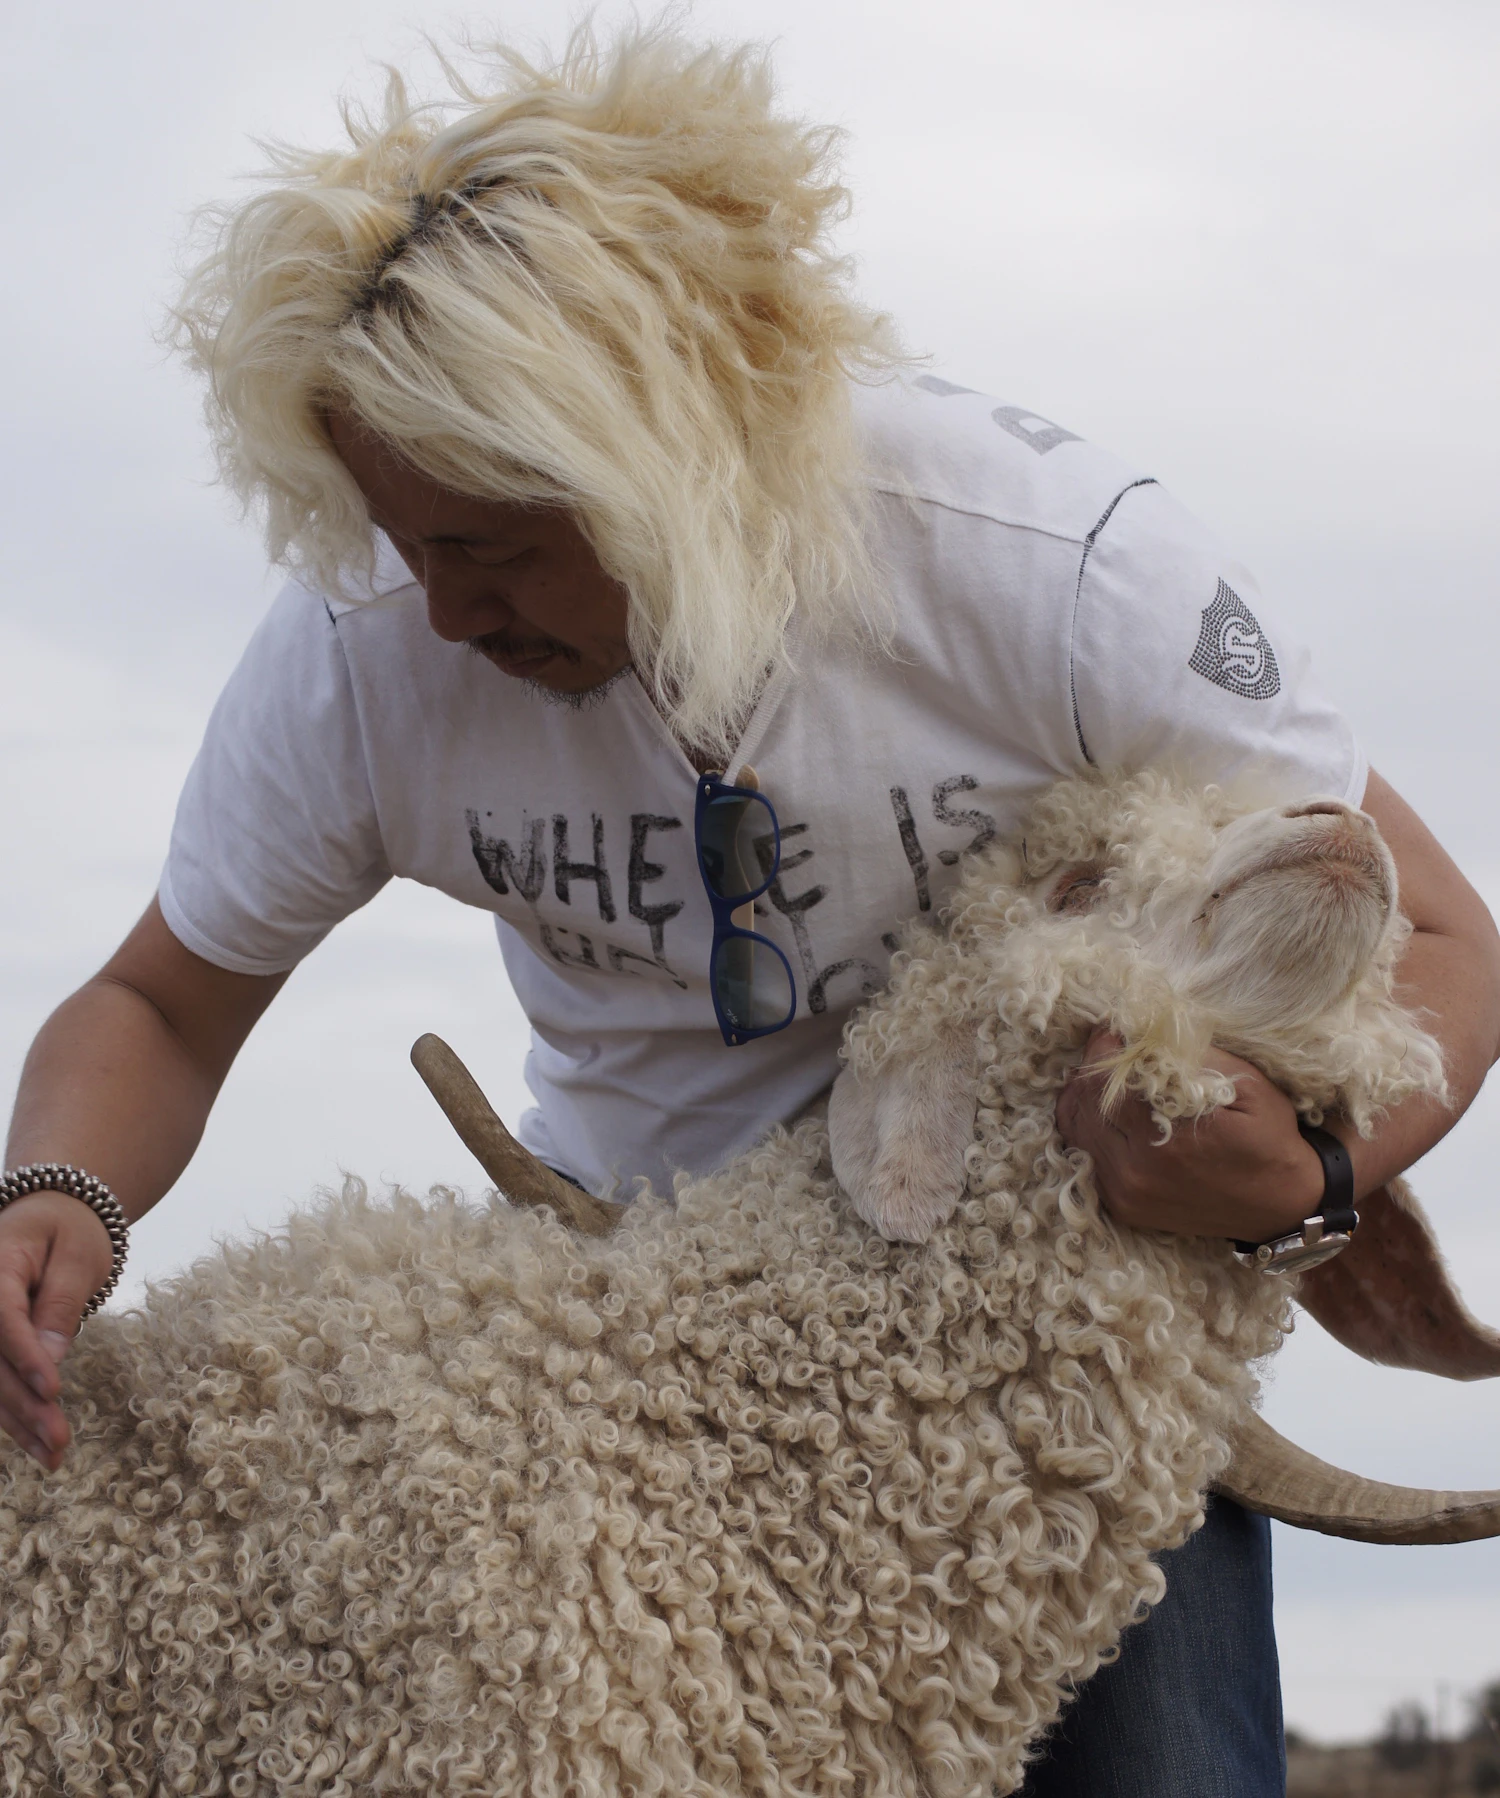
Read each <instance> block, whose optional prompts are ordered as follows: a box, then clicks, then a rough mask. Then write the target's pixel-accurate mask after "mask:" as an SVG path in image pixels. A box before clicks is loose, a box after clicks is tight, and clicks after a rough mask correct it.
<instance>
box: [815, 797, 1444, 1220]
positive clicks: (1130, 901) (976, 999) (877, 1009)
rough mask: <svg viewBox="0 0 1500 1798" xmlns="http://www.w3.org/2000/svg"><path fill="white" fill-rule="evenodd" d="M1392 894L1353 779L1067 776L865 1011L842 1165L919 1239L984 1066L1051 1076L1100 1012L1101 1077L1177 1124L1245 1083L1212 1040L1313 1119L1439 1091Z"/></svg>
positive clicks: (1016, 1079)
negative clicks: (1323, 791)
mask: <svg viewBox="0 0 1500 1798" xmlns="http://www.w3.org/2000/svg"><path fill="white" fill-rule="evenodd" d="M1396 900H1397V893H1396V871H1395V866H1394V864H1393V862H1392V860H1391V857H1390V854H1389V851H1388V850H1387V849H1386V847H1385V845H1384V843H1383V842H1382V841H1381V839H1380V834H1379V831H1378V830H1377V829H1376V826H1375V824H1374V822H1373V821H1372V820H1371V819H1370V818H1368V817H1367V816H1366V815H1365V814H1364V813H1362V812H1359V811H1356V810H1355V809H1354V808H1353V807H1350V806H1347V805H1345V804H1343V803H1342V802H1340V801H1338V800H1333V799H1314V800H1307V801H1304V802H1302V803H1299V804H1296V805H1288V806H1275V807H1270V808H1263V809H1257V810H1253V811H1246V810H1244V809H1239V810H1237V809H1236V808H1235V807H1234V806H1233V805H1232V804H1231V803H1230V802H1229V801H1227V800H1226V799H1225V798H1224V796H1223V795H1222V794H1220V793H1218V792H1217V791H1215V790H1209V791H1208V792H1206V793H1200V794H1183V793H1180V792H1174V791H1173V790H1171V789H1170V788H1169V787H1168V786H1167V784H1166V783H1165V782H1163V781H1161V780H1159V779H1154V778H1152V777H1144V776H1143V777H1138V778H1136V779H1133V780H1126V781H1114V782H1104V781H1069V782H1065V783H1063V784H1062V785H1060V786H1059V787H1057V788H1054V789H1053V790H1052V791H1051V792H1050V793H1048V794H1047V795H1045V796H1044V797H1043V799H1042V800H1041V801H1040V803H1039V804H1038V806H1037V807H1036V810H1035V812H1034V814H1033V816H1032V819H1031V820H1030V822H1029V823H1028V826H1027V829H1026V833H1025V837H1024V841H1023V843H1022V845H1020V846H1019V848H1018V849H1015V850H1010V851H1002V852H1000V853H999V854H997V855H996V856H992V857H987V858H981V859H980V860H979V861H977V862H976V863H975V865H974V866H973V867H972V868H971V869H969V870H968V872H967V874H966V876H965V879H964V881H963V882H962V884H961V886H960V888H959V891H958V894H957V896H956V899H955V902H954V905H953V906H952V908H951V912H950V919H949V927H948V931H947V934H946V935H945V936H939V935H938V934H937V933H936V932H934V931H932V930H931V929H930V928H928V929H926V930H925V931H919V932H918V933H917V934H916V935H914V937H913V938H912V940H911V941H910V943H909V946H908V951H907V954H906V955H905V956H903V957H902V958H899V960H898V964H897V966H896V968H895V970H894V974H893V979H892V983H891V986H890V989H889V991H888V992H887V993H886V994H885V995H882V997H881V998H879V999H877V1000H875V1001H874V1002H873V1003H872V1005H871V1006H870V1007H869V1008H868V1009H867V1011H866V1012H865V1013H863V1014H862V1015H861V1017H860V1018H859V1019H858V1020H857V1021H856V1023H855V1025H854V1026H853V1027H852V1028H851V1031H850V1033H849V1037H848V1040H847V1045H846V1060H847V1064H848V1065H847V1067H846V1069H845V1072H844V1073H843V1074H842V1075H841V1076H840V1078H839V1081H838V1083H837V1085H836V1086H835V1089H834V1098H833V1103H832V1106H831V1109H830V1119H829V1121H830V1130H831V1133H832V1139H833V1152H834V1165H835V1168H836V1169H837V1171H838V1174H839V1178H840V1181H841V1183H842V1184H843V1185H844V1187H845V1190H846V1191H848V1192H849V1194H850V1197H851V1199H852V1200H853V1202H854V1205H855V1208H856V1210H858V1211H859V1213H860V1215H861V1216H863V1217H865V1218H866V1219H867V1221H869V1222H871V1223H873V1224H874V1225H875V1226H876V1227H877V1228H878V1229H880V1230H881V1231H882V1232H883V1233H885V1234H887V1235H891V1236H895V1237H898V1238H902V1239H906V1240H922V1239H923V1238H924V1237H925V1236H927V1235H928V1234H929V1233H930V1232H931V1230H932V1229H933V1228H934V1227H936V1225H937V1224H938V1223H939V1222H941V1221H942V1219H943V1218H944V1217H946V1216H947V1215H948V1213H949V1212H950V1211H951V1210H952V1208H953V1206H954V1205H955V1204H956V1203H957V1200H958V1198H959V1196H960V1194H961V1192H962V1190H963V1184H964V1172H963V1156H964V1151H965V1150H966V1149H967V1147H968V1145H969V1143H970V1142H971V1141H972V1140H973V1128H974V1118H975V1111H976V1108H977V1104H978V1100H979V1094H980V1090H981V1087H982V1086H983V1085H985V1084H986V1083H988V1084H989V1085H991V1086H996V1087H998V1088H999V1089H1000V1090H1001V1091H1002V1093H1003V1091H1004V1090H1005V1089H1007V1088H1008V1089H1009V1090H1010V1091H1011V1092H1018V1091H1021V1090H1031V1091H1038V1090H1045V1089H1046V1088H1048V1087H1049V1086H1055V1085H1056V1084H1059V1083H1060V1082H1061V1080H1062V1078H1063V1077H1064V1076H1065V1074H1066V1072H1067V1069H1068V1067H1069V1066H1070V1065H1072V1062H1073V1061H1074V1060H1076V1058H1077V1056H1078V1054H1079V1053H1081V1051H1082V1048H1083V1045H1084V1043H1085V1042H1086V1041H1087V1038H1088V1036H1089V1034H1090V1032H1091V1031H1092V1030H1093V1029H1094V1028H1096V1027H1099V1026H1107V1027H1109V1028H1110V1029H1112V1030H1114V1031H1115V1032H1116V1033H1117V1034H1118V1035H1119V1036H1120V1037H1121V1038H1122V1039H1123V1040H1124V1044H1125V1047H1124V1049H1123V1050H1122V1051H1121V1053H1120V1055H1119V1057H1118V1058H1117V1061H1116V1063H1115V1066H1114V1068H1113V1071H1112V1075H1111V1080H1110V1084H1109V1088H1108V1094H1109V1098H1110V1099H1111V1100H1116V1099H1118V1097H1119V1096H1120V1094H1121V1093H1123V1092H1126V1091H1130V1092H1134V1093H1136V1094H1138V1095H1140V1096H1141V1097H1143V1098H1145V1099H1146V1100H1147V1101H1148V1102H1149V1103H1150V1104H1151V1105H1152V1107H1153V1110H1154V1111H1155V1113H1156V1115H1157V1118H1158V1121H1159V1123H1160V1124H1161V1126H1162V1128H1163V1129H1169V1128H1170V1127H1171V1125H1172V1123H1173V1121H1174V1120H1176V1119H1178V1118H1182V1117H1188V1116H1195V1115H1201V1114H1202V1113H1203V1112H1204V1111H1206V1110H1209V1109H1211V1108H1212V1107H1213V1106H1214V1105H1216V1104H1221V1103H1223V1102H1225V1100H1227V1099H1228V1098H1229V1097H1230V1096H1231V1092H1232V1088H1231V1087H1230V1084H1229V1082H1228V1081H1227V1080H1226V1079H1225V1078H1224V1077H1223V1076H1221V1075H1217V1074H1213V1073H1211V1072H1207V1071H1205V1068H1204V1058H1205V1055H1206V1053H1207V1051H1208V1049H1209V1047H1210V1045H1212V1044H1217V1045H1218V1046H1220V1047H1222V1048H1225V1049H1228V1050H1231V1051H1232V1052H1234V1053H1236V1054H1238V1055H1240V1056H1242V1057H1244V1058H1245V1059H1246V1060H1248V1061H1252V1062H1254V1063H1255V1064H1256V1065H1257V1066H1259V1067H1261V1068H1263V1069H1264V1070H1265V1072H1266V1073H1267V1074H1268V1075H1269V1076H1270V1077H1271V1078H1272V1079H1274V1080H1275V1081H1276V1082H1277V1083H1278V1084H1279V1085H1281V1086H1282V1087H1283V1088H1284V1089H1285V1090H1286V1091H1287V1092H1288V1093H1290V1094H1291V1096H1292V1097H1293V1099H1294V1100H1295V1101H1296V1102H1297V1104H1298V1105H1299V1107H1300V1108H1301V1109H1302V1110H1303V1111H1304V1112H1306V1113H1307V1114H1308V1115H1309V1116H1311V1117H1312V1118H1313V1119H1314V1121H1316V1120H1317V1119H1318V1118H1319V1117H1321V1115H1322V1114H1323V1112H1324V1111H1326V1110H1329V1109H1332V1108H1334V1107H1337V1108H1339V1109H1340V1110H1342V1111H1343V1112H1345V1113H1347V1115H1349V1116H1350V1117H1351V1118H1352V1120H1353V1121H1354V1122H1355V1124H1356V1126H1357V1127H1358V1128H1360V1129H1367V1128H1368V1126H1369V1124H1370V1122H1371V1120H1372V1119H1373V1117H1374V1116H1375V1115H1376V1114H1377V1113H1378V1112H1379V1110H1380V1109H1381V1108H1383V1107H1386V1106H1389V1105H1391V1104H1393V1103H1396V1102H1397V1101H1398V1100H1399V1099H1401V1098H1404V1097H1406V1096H1407V1095H1408V1094H1410V1093H1412V1092H1416V1091H1428V1092H1441V1091H1442V1090H1443V1079H1442V1066H1441V1058H1440V1056H1439V1053H1438V1050H1437V1047H1436V1045H1435V1044H1434V1043H1433V1042H1432V1040H1431V1038H1430V1037H1428V1036H1427V1035H1426V1033H1425V1032H1423V1031H1422V1030H1421V1028H1420V1026H1419V1025H1418V1024H1417V1023H1416V1021H1415V1020H1414V1019H1413V1018H1412V1017H1411V1016H1410V1015H1409V1014H1408V1013H1406V1012H1404V1011H1403V1010H1402V1009H1401V1008H1400V1007H1399V1006H1398V1005H1397V1004H1396V1002H1395V1000H1394V998H1393V996H1392V992H1391V973H1392V969H1393V967H1394V965H1395V961H1396V959H1397V957H1398V955H1399V952H1400V948H1401V945H1402V944H1403V942H1404V941H1405V939H1406V936H1407V935H1408V934H1409V926H1408V925H1407V924H1406V923H1405V921H1404V920H1403V919H1402V918H1401V916H1400V914H1399V912H1398V911H1397V903H1396ZM1005 1102H1007V1101H1006V1100H1005V1099H1004V1098H1003V1097H1002V1103H1005Z"/></svg>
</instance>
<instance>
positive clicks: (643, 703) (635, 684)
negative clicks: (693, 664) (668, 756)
mask: <svg viewBox="0 0 1500 1798" xmlns="http://www.w3.org/2000/svg"><path fill="white" fill-rule="evenodd" d="M791 678H792V665H791V662H790V661H789V660H788V658H787V656H786V655H785V653H782V654H781V655H778V657H777V659H776V666H775V667H774V668H773V669H772V670H771V674H770V678H769V679H768V680H767V681H766V683H765V685H764V686H763V687H762V688H761V690H760V694H759V696H758V697H757V699H756V701H755V704H754V705H753V706H752V707H751V709H750V716H749V717H748V718H747V719H746V720H745V728H744V729H743V730H742V731H741V732H740V740H739V742H738V744H737V745H736V747H735V750H734V753H733V755H732V756H731V757H730V759H729V766H728V767H727V768H726V770H725V773H724V778H725V780H726V781H728V782H729V783H730V785H733V783H734V780H735V777H736V776H737V775H738V773H739V771H740V769H741V768H743V767H744V766H745V765H746V764H747V763H748V762H750V761H751V759H752V758H753V757H754V756H755V755H756V754H758V753H759V750H760V746H761V743H762V742H763V741H764V739H765V734H766V730H767V727H768V726H769V724H770V722H771V719H772V718H773V717H774V716H775V714H776V711H777V708H778V707H779V706H780V704H781V702H782V700H783V699H784V698H785V697H786V690H787V688H788V686H790V684H791ZM628 685H629V687H630V689H631V703H632V704H633V705H635V706H636V707H637V708H638V709H639V710H641V711H643V712H645V713H646V715H647V717H648V718H649V720H650V723H651V726H652V728H653V729H654V730H655V732H656V734H657V736H658V738H659V739H660V740H662V741H663V742H664V743H665V744H666V745H667V747H668V748H669V749H670V751H671V753H672V755H673V756H674V757H675V758H676V761H677V763H678V766H679V767H681V768H682V769H684V770H685V771H686V773H687V774H688V776H689V778H690V779H691V780H692V781H693V783H694V785H696V784H697V783H698V781H699V780H700V779H701V778H702V776H701V775H700V773H699V771H698V769H696V768H695V767H694V766H693V764H692V762H691V760H690V759H689V757H688V753H687V751H686V750H685V749H684V748H683V746H682V744H681V742H680V741H679V740H678V738H677V734H676V732H675V731H673V729H672V728H671V726H670V725H669V724H668V723H667V721H666V719H665V718H663V717H662V715H661V713H660V712H659V711H657V709H656V707H655V706H654V705H653V704H652V702H651V695H650V694H649V693H648V692H647V691H646V687H645V683H644V682H643V681H642V680H641V678H640V676H639V675H636V674H632V676H631V678H630V680H629V683H628Z"/></svg>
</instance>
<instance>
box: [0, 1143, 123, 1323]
mask: <svg viewBox="0 0 1500 1798" xmlns="http://www.w3.org/2000/svg"><path fill="white" fill-rule="evenodd" d="M33 1192H65V1193H69V1194H71V1196H72V1197H73V1198H75V1199H82V1201H83V1202H84V1204H85V1205H87V1206H88V1208H89V1210H90V1211H92V1212H93V1214H94V1216H95V1217H97V1218H98V1220H99V1222H100V1223H101V1224H103V1225H104V1227H105V1229H106V1230H108V1232H109V1246H110V1248H111V1250H112V1251H113V1254H114V1263H113V1265H112V1266H111V1268H110V1270H109V1278H108V1279H107V1280H106V1281H105V1282H104V1284H103V1285H102V1286H101V1287H100V1288H99V1290H98V1291H97V1292H96V1293H95V1294H94V1296H93V1297H92V1298H91V1299H90V1300H89V1302H88V1303H87V1304H86V1305H85V1306H84V1308H83V1315H84V1316H85V1317H92V1316H93V1315H94V1313H95V1312H96V1311H97V1310H98V1309H99V1307H100V1306H101V1305H102V1304H103V1303H104V1301H105V1300H106V1299H107V1298H108V1297H109V1295H110V1294H111V1293H112V1292H113V1291H114V1289H115V1288H116V1287H117V1286H118V1285H119V1284H120V1275H121V1274H123V1273H124V1271H125V1251H126V1250H127V1249H128V1248H129V1247H130V1223H129V1220H128V1219H127V1218H126V1216H125V1212H124V1209H123V1207H122V1206H121V1204H120V1201H119V1200H118V1199H117V1198H116V1197H115V1195H114V1194H113V1193H112V1192H111V1191H110V1190H109V1188H108V1187H107V1186H106V1185H105V1184H104V1182H103V1181H102V1180H99V1179H96V1178H95V1177H94V1175H92V1174H86V1173H84V1171H83V1169H82V1168H78V1167H73V1166H72V1165H71V1164H68V1163H64V1162H59V1161H33V1162H29V1163H28V1164H27V1165H26V1166H25V1167H13V1168H11V1169H10V1170H9V1172H7V1173H5V1174H0V1211H3V1210H4V1209H5V1207H6V1206H7V1205H13V1204H14V1203H15V1201H16V1200H17V1199H24V1198H25V1197H26V1196H27V1194H28V1193H33Z"/></svg>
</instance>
